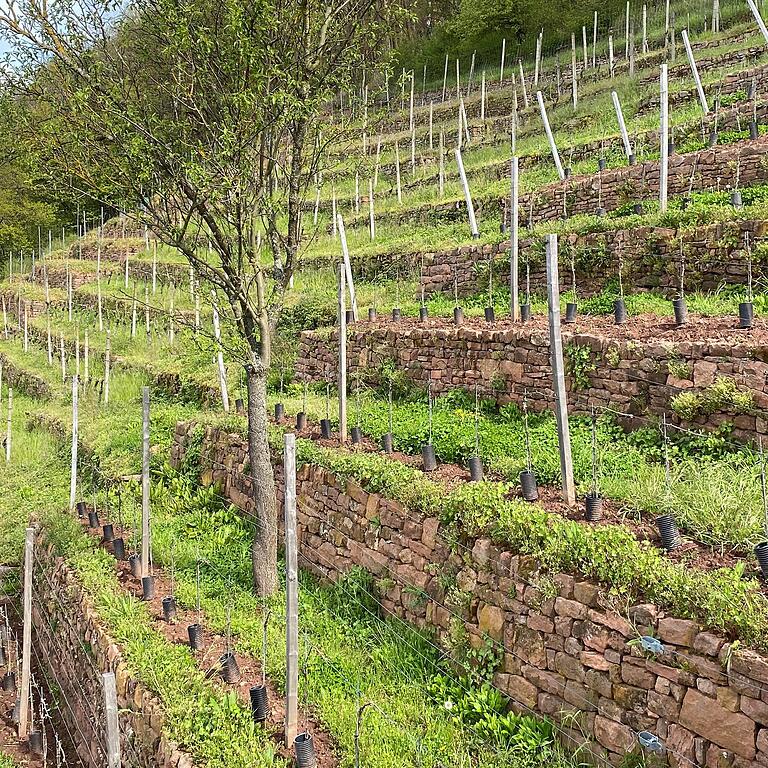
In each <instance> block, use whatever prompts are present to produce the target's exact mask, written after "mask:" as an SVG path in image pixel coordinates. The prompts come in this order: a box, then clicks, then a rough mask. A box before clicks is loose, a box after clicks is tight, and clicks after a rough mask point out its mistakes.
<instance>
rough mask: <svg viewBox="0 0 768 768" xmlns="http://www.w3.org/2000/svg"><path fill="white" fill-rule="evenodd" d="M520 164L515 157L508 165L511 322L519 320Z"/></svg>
mask: <svg viewBox="0 0 768 768" xmlns="http://www.w3.org/2000/svg"><path fill="white" fill-rule="evenodd" d="M519 168H520V163H519V160H518V158H517V156H516V155H515V156H513V157H512V162H511V164H510V170H511V176H512V182H511V190H510V199H509V208H510V211H509V215H510V242H509V246H510V247H509V293H510V295H509V299H510V311H511V313H512V320H513V321H514V322H518V321H519V320H520V297H519V295H518V293H519V286H518V282H519V266H518V259H519V225H520V212H519V195H520V179H519V175H518V174H519Z"/></svg>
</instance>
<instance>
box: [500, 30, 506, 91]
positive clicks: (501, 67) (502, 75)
mask: <svg viewBox="0 0 768 768" xmlns="http://www.w3.org/2000/svg"><path fill="white" fill-rule="evenodd" d="M506 56H507V38H506V37H505V38H504V39H503V40H502V41H501V66H500V67H499V84H502V83H503V82H504V59H505V58H506Z"/></svg>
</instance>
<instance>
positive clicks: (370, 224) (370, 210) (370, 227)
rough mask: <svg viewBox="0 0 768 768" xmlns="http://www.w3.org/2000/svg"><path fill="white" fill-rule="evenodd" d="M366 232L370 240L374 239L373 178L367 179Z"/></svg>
mask: <svg viewBox="0 0 768 768" xmlns="http://www.w3.org/2000/svg"><path fill="white" fill-rule="evenodd" d="M368 233H369V235H370V237H371V242H373V241H374V240H375V239H376V217H375V213H374V209H373V179H368Z"/></svg>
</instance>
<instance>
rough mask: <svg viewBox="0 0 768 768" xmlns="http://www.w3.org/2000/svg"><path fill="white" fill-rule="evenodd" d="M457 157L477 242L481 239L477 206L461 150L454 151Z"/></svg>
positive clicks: (470, 221) (471, 228)
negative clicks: (476, 211) (476, 215)
mask: <svg viewBox="0 0 768 768" xmlns="http://www.w3.org/2000/svg"><path fill="white" fill-rule="evenodd" d="M453 152H454V154H455V155H456V164H457V165H458V166H459V177H460V178H461V186H462V187H463V188H464V200H465V201H466V203H467V214H468V216H469V228H470V231H471V232H472V238H473V239H474V240H477V239H478V238H479V237H480V231H479V230H478V228H477V218H476V217H475V206H474V205H473V204H472V195H471V193H470V191H469V182H468V181H467V174H466V172H465V170H464V161H463V160H462V159H461V150H460V149H454V150H453Z"/></svg>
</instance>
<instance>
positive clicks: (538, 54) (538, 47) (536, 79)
mask: <svg viewBox="0 0 768 768" xmlns="http://www.w3.org/2000/svg"><path fill="white" fill-rule="evenodd" d="M540 66H541V34H539V36H538V37H537V38H536V60H535V61H534V64H533V87H534V88H536V87H538V85H539V67H540Z"/></svg>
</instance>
